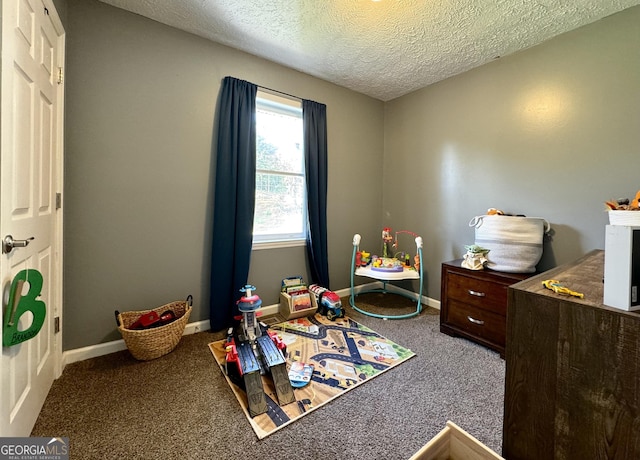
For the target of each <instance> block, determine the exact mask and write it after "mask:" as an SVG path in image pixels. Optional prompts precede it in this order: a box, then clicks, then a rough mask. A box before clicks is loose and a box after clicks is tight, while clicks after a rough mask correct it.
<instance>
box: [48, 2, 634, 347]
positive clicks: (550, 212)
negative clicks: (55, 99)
mask: <svg viewBox="0 0 640 460" xmlns="http://www.w3.org/2000/svg"><path fill="white" fill-rule="evenodd" d="M60 1H62V0H56V5H57V4H58V3H59V2H60ZM65 7H66V8H65V9H66V11H65V20H64V22H65V27H66V30H67V72H66V76H67V78H66V84H67V87H66V108H67V110H66V138H65V142H66V159H65V173H66V178H65V180H66V183H65V199H64V210H65V232H66V234H65V307H64V348H65V349H73V348H78V347H82V346H87V345H93V344H96V343H101V342H106V341H110V340H114V339H117V338H119V335H118V333H117V331H116V329H115V322H114V320H113V311H114V310H115V309H116V308H118V309H121V310H128V309H135V308H145V307H155V306H157V305H161V304H163V303H165V302H168V301H171V300H174V299H179V298H183V297H184V296H186V295H187V294H189V293H191V294H193V295H194V297H195V300H196V302H195V311H194V314H193V316H192V320H193V321H197V320H203V319H207V318H208V307H207V305H208V301H209V292H210V288H209V268H208V264H209V252H210V232H211V218H212V212H211V203H212V200H211V190H212V187H213V183H212V171H211V168H212V164H214V158H215V156H214V155H212V153H211V145H212V140H213V139H214V132H213V129H214V128H213V127H214V126H215V124H214V116H215V106H216V100H217V96H218V92H219V88H220V82H221V79H222V78H223V77H224V76H226V75H232V76H234V77H238V78H243V79H246V80H249V81H252V82H254V83H257V84H259V85H263V86H266V87H270V88H274V89H278V90H281V91H284V92H287V93H290V94H295V95H297V96H299V97H302V98H306V99H312V100H316V101H318V102H322V103H325V104H327V111H328V133H329V215H328V220H329V229H328V232H329V266H330V275H331V281H332V283H331V287H332V288H333V289H336V290H337V289H341V288H345V287H347V286H348V285H349V264H350V259H351V249H352V246H351V239H352V236H353V234H354V233H356V232H358V233H361V234H362V235H363V245H362V246H363V247H364V248H365V249H369V250H372V251H376V250H377V249H378V247H379V239H380V229H381V227H382V225H388V226H391V227H392V228H393V229H394V230H400V229H408V230H412V231H414V232H417V233H420V234H421V235H422V236H423V238H424V240H425V273H426V278H427V285H426V287H425V289H424V292H423V294H425V295H428V296H430V297H433V298H436V299H439V297H440V263H441V262H442V261H444V260H448V259H452V258H456V257H460V256H462V254H463V253H464V245H465V244H469V243H471V242H473V231H472V229H470V228H469V227H468V226H467V223H468V222H469V220H470V219H471V218H472V217H473V216H475V215H479V214H483V213H484V212H485V211H486V209H487V208H489V207H498V208H501V209H504V210H505V211H510V212H514V213H523V214H526V215H529V216H540V217H544V218H546V219H548V220H549V221H550V222H551V224H552V225H553V228H554V229H555V235H554V237H553V240H552V241H550V242H547V243H546V245H545V255H544V257H543V260H542V262H541V264H540V268H541V269H546V268H550V267H552V266H555V265H557V264H559V263H563V262H567V261H570V260H572V259H575V258H576V257H578V256H580V255H582V254H584V253H586V252H588V251H590V250H591V249H594V248H602V247H603V246H604V225H605V224H606V215H605V213H604V212H603V202H604V200H606V199H609V198H617V197H620V196H631V195H633V194H634V193H635V191H636V190H637V189H638V188H640V185H639V182H638V173H637V171H638V170H639V169H640V168H639V166H640V160H639V159H638V158H639V156H638V127H639V126H640V123H639V122H640V90H639V86H638V84H637V82H638V76H639V75H640V55H639V54H638V53H637V49H638V45H639V44H640V29H639V28H638V26H637V24H639V23H640V7H636V8H633V9H630V10H627V11H625V12H623V13H620V14H617V15H614V16H612V17H610V18H607V19H605V20H602V21H599V22H598V23H595V24H592V25H589V26H586V27H583V28H581V29H578V30H576V31H574V32H571V33H568V34H565V35H563V36H560V37H558V38H556V39H554V40H551V41H549V42H547V43H545V44H543V45H540V46H537V47H535V48H531V49H529V50H526V51H523V52H521V53H518V54H516V55H513V56H509V57H505V58H503V59H499V60H496V61H494V62H493V63H491V64H489V65H485V66H483V67H481V68H478V69H475V70H473V71H470V72H467V73H465V74H462V75H459V76H457V77H454V78H450V79H448V80H446V81H443V82H441V83H438V84H435V85H432V86H430V87H427V88H425V89H422V90H420V91H417V92H414V93H412V94H410V95H407V96H404V97H402V98H399V99H396V100H394V101H391V102H388V103H386V104H383V103H382V102H380V101H377V100H374V99H371V98H368V97H366V96H363V95H359V94H357V93H354V92H351V91H348V90H346V89H344V88H341V87H338V86H335V85H332V84H330V83H327V82H324V81H321V80H319V79H316V78H313V77H310V76H308V75H305V74H302V73H299V72H295V71H292V70H290V69H287V68H284V67H282V66H279V65H276V64H273V63H270V62H268V61H265V60H262V59H259V58H256V57H254V56H251V55H248V54H245V53H241V52H238V51H236V50H233V49H230V48H228V47H224V46H221V45H218V44H215V43H211V42H208V41H206V40H203V39H200V38H198V37H195V36H193V35H190V34H186V33H183V32H180V31H178V30H175V29H172V28H170V27H166V26H163V25H161V24H158V23H155V22H153V21H150V20H148V19H145V18H142V17H139V16H137V15H133V14H130V13H127V12H125V11H122V10H119V9H116V8H113V7H110V6H107V5H104V4H102V3H99V2H97V1H95V0H67V2H66V5H65ZM383 153H384V155H383ZM408 244H409V245H411V244H412V241H411V239H409V240H408ZM218 262H219V263H224V261H218ZM306 266H307V263H306V259H305V256H304V250H303V249H302V248H290V249H283V250H277V251H276V250H264V251H256V252H254V254H253V258H252V266H251V270H250V275H249V281H250V282H252V283H253V284H255V285H256V286H257V287H258V293H259V294H260V295H261V296H262V298H263V300H264V303H265V304H267V305H269V304H272V303H276V302H277V301H278V297H277V296H278V287H279V282H280V280H281V279H282V278H283V277H286V276H291V275H298V274H302V275H303V276H305V275H306ZM307 278H308V276H307ZM404 287H408V288H412V287H413V288H415V284H414V285H412V284H409V283H405V285H404ZM212 290H213V295H215V285H214V286H213V287H212Z"/></svg>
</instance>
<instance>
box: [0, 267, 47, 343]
mask: <svg viewBox="0 0 640 460" xmlns="http://www.w3.org/2000/svg"><path fill="white" fill-rule="evenodd" d="M25 282H26V283H29V291H28V292H27V293H26V294H25V295H22V286H23V285H24V283H25ZM41 292H42V274H41V273H40V272H39V271H38V270H31V269H27V270H22V271H20V272H19V273H18V274H17V275H16V276H15V278H13V281H12V282H11V290H10V291H9V302H8V303H7V308H6V310H5V312H4V321H3V325H4V326H3V332H2V344H3V345H4V346H5V347H10V346H12V345H17V344H19V343H21V342H24V341H25V340H29V339H32V338H33V337H35V336H36V335H37V334H38V332H40V329H41V328H42V325H43V324H44V318H45V316H46V315H47V309H46V307H45V304H44V302H43V301H42V300H37V299H36V297H38V296H39V295H40V293H41ZM28 311H30V312H31V313H32V314H33V321H32V322H31V326H29V328H28V329H26V330H24V331H19V330H18V324H19V323H20V318H21V317H22V315H24V314H25V313H26V312H28Z"/></svg>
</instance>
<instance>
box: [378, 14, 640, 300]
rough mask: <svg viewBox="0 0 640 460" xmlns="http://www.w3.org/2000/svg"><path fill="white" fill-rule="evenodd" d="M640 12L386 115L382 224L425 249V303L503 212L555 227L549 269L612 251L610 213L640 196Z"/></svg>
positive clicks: (422, 95)
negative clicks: (621, 201) (482, 227)
mask: <svg viewBox="0 0 640 460" xmlns="http://www.w3.org/2000/svg"><path fill="white" fill-rule="evenodd" d="M639 25H640V7H634V8H631V9H629V10H626V11H623V12H621V13H619V14H616V15H613V16H610V17H608V18H605V19H603V20H601V21H598V22H596V23H594V24H591V25H588V26H586V27H582V28H580V29H577V30H575V31H572V32H570V33H567V34H564V35H562V36H559V37H557V38H555V39H553V40H550V41H548V42H546V43H544V44H542V45H539V46H536V47H534V48H531V49H529V50H526V51H523V52H520V53H517V54H514V55H512V56H508V57H505V58H502V59H499V60H496V61H493V62H492V63H490V64H488V65H484V66H482V67H480V68H477V69H475V70H472V71H470V72H467V73H464V74H461V75H459V76H456V77H454V78H450V79H448V80H445V81H442V82H440V83H438V84H435V85H432V86H430V87H427V88H424V89H422V90H419V91H416V92H414V93H411V94H409V95H406V96H404V97H401V98H398V99H396V100H394V101H391V102H389V103H387V104H386V106H385V160H384V176H383V177H384V180H383V183H384V195H383V222H384V223H385V224H387V225H391V226H394V227H398V228H400V227H408V228H411V229H414V231H416V232H420V233H422V234H423V235H424V237H425V251H424V252H425V259H426V263H425V268H426V273H427V274H428V287H427V291H426V292H425V294H426V295H428V296H430V297H433V298H440V264H441V262H442V261H445V260H450V259H453V258H459V257H462V255H463V254H464V252H465V250H464V245H465V244H472V243H473V240H474V232H473V229H471V228H469V227H468V225H467V224H468V222H469V221H470V219H471V218H473V217H474V216H476V215H482V214H484V213H485V212H486V211H487V209H488V208H490V207H495V208H499V209H502V210H504V211H507V212H512V213H517V214H525V215H527V216H532V217H533V216H535V217H544V218H546V219H547V220H548V221H549V222H550V223H551V225H552V227H553V229H554V230H555V234H554V235H553V238H552V240H551V241H549V242H547V243H545V250H544V255H543V259H542V261H541V263H540V264H539V266H538V268H539V269H541V270H545V269H548V268H551V267H553V266H555V265H557V264H561V263H565V262H568V261H571V260H573V259H575V258H577V257H579V256H581V255H583V254H585V253H586V252H589V251H590V250H592V249H596V248H604V231H605V225H606V224H607V222H608V220H607V216H606V213H605V212H603V210H604V201H605V200H607V199H611V198H619V197H629V198H633V196H634V195H635V193H636V191H637V190H638V189H639V188H640V148H639V145H640V144H639V141H640V85H639V81H640V53H639V52H638V49H639V48H640V26H639Z"/></svg>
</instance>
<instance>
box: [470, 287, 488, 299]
mask: <svg viewBox="0 0 640 460" xmlns="http://www.w3.org/2000/svg"><path fill="white" fill-rule="evenodd" d="M468 292H469V294H471V295H474V296H476V297H484V296H485V295H486V294H485V293H484V292H478V291H472V290H471V289H469V291H468Z"/></svg>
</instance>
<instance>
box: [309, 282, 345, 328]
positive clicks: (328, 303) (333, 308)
mask: <svg viewBox="0 0 640 460" xmlns="http://www.w3.org/2000/svg"><path fill="white" fill-rule="evenodd" d="M309 291H310V292H311V293H312V294H313V295H314V296H315V298H316V303H317V304H318V312H319V313H320V314H321V315H324V316H326V317H327V318H329V319H330V320H331V321H334V320H335V319H336V318H342V317H343V316H344V308H342V302H341V301H340V297H339V296H338V294H336V293H335V292H333V291H330V290H329V289H327V288H325V287H322V286H320V285H318V284H312V285H311V286H309Z"/></svg>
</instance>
